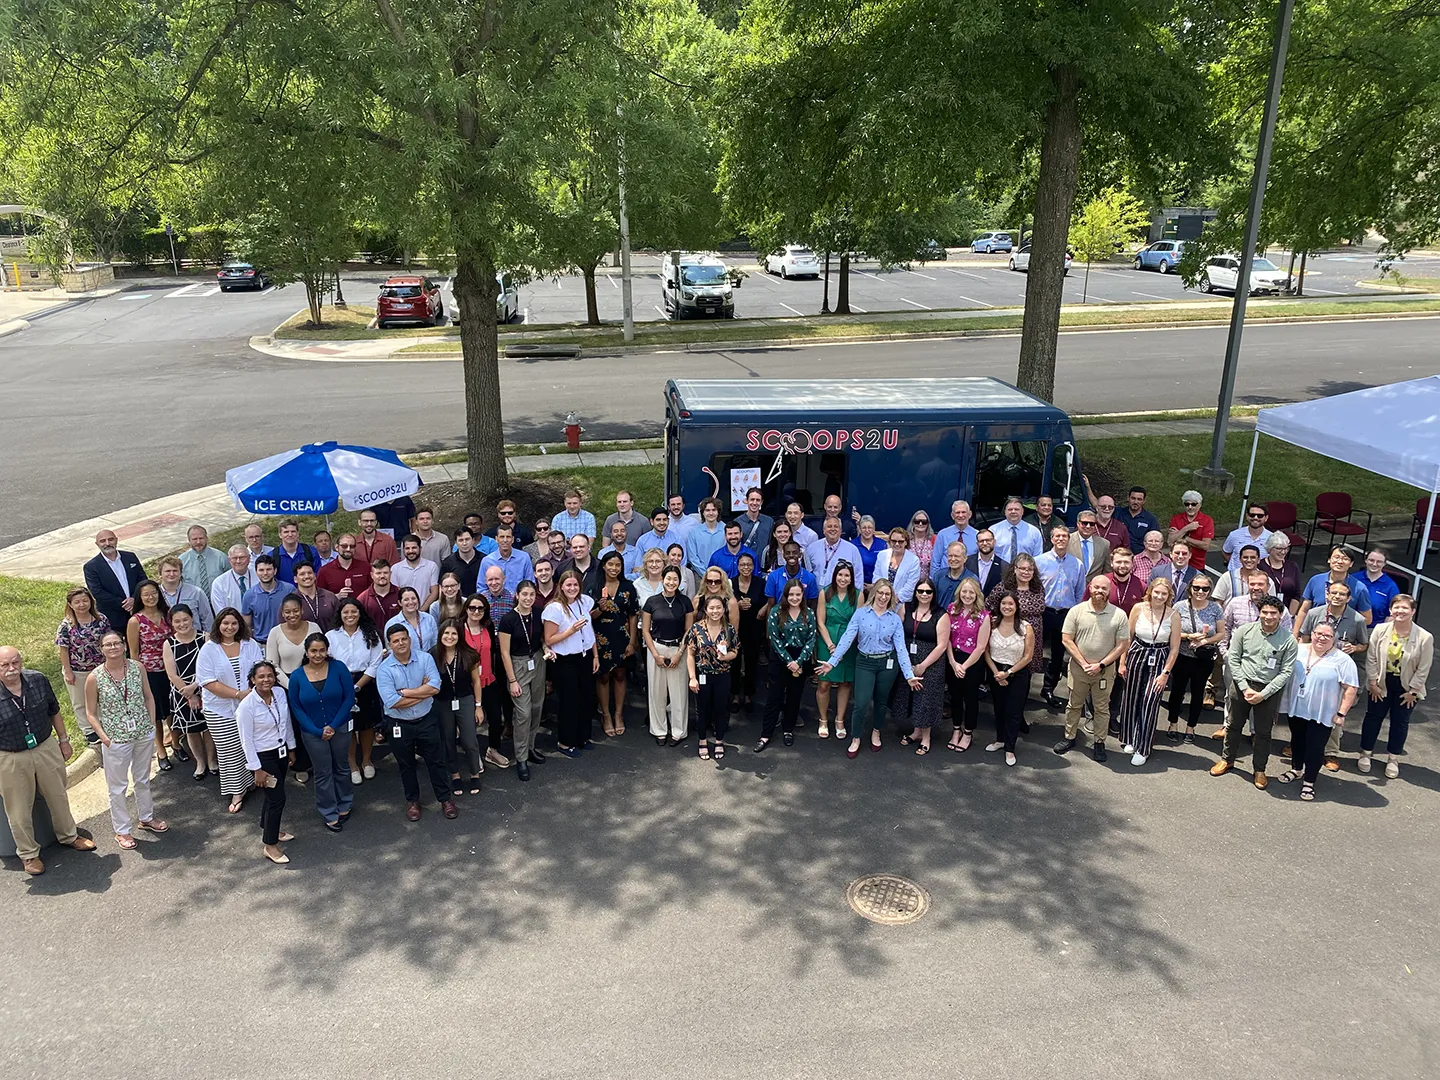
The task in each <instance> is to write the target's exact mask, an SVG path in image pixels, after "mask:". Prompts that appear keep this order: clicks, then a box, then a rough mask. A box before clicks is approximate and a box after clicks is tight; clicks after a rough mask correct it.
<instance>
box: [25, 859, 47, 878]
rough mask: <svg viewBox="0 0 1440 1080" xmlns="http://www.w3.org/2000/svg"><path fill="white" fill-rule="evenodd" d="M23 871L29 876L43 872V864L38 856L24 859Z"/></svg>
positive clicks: (35, 875)
mask: <svg viewBox="0 0 1440 1080" xmlns="http://www.w3.org/2000/svg"><path fill="white" fill-rule="evenodd" d="M25 872H26V873H27V874H29V875H30V876H31V877H37V876H38V875H40V874H43V873H44V872H45V864H44V863H43V862H41V861H40V860H39V859H38V858H36V859H26V860H25Z"/></svg>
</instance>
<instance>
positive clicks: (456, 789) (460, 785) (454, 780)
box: [450, 776, 465, 796]
mask: <svg viewBox="0 0 1440 1080" xmlns="http://www.w3.org/2000/svg"><path fill="white" fill-rule="evenodd" d="M450 794H451V795H456V796H459V795H464V794H465V782H464V781H463V780H461V779H460V777H458V776H452V777H451V778H450Z"/></svg>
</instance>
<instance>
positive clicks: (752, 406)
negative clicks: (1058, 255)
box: [666, 376, 1065, 424]
mask: <svg viewBox="0 0 1440 1080" xmlns="http://www.w3.org/2000/svg"><path fill="white" fill-rule="evenodd" d="M666 396H667V397H668V398H669V399H670V401H671V402H672V403H673V405H674V408H675V411H676V412H677V413H679V412H688V413H689V414H690V417H689V418H690V419H695V420H704V421H710V422H724V421H726V420H727V419H733V422H737V423H752V422H755V421H758V420H760V419H761V418H763V417H765V416H770V415H781V414H784V415H790V416H796V417H797V418H800V419H803V420H811V421H817V420H838V421H841V422H852V421H853V422H864V423H871V424H874V423H883V422H885V421H893V420H905V421H910V422H912V423H913V422H915V421H924V420H931V419H934V420H953V419H954V418H955V414H956V413H968V412H981V413H985V414H986V416H987V418H993V419H1000V420H1012V421H1016V422H1022V423H1024V422H1042V421H1047V420H1060V419H1065V413H1064V411H1063V410H1061V409H1059V408H1057V407H1056V406H1054V405H1052V404H1050V403H1049V402H1048V401H1042V400H1041V399H1039V398H1037V397H1034V396H1032V395H1030V394H1027V393H1025V392H1024V391H1023V390H1018V389H1016V388H1015V387H1014V386H1011V385H1010V384H1009V383H1006V382H1001V381H1000V380H999V379H993V378H990V377H989V376H969V377H965V378H958V379H672V380H670V383H669V385H668V386H667V387H666ZM787 422H788V421H787Z"/></svg>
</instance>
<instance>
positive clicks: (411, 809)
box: [405, 802, 420, 821]
mask: <svg viewBox="0 0 1440 1080" xmlns="http://www.w3.org/2000/svg"><path fill="white" fill-rule="evenodd" d="M405 820H406V821H419V820H420V804H419V803H418V802H412V803H406V804H405Z"/></svg>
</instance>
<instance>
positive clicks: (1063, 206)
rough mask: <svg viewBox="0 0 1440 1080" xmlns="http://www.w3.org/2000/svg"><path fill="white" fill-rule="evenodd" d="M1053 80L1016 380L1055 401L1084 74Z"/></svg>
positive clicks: (1071, 70)
mask: <svg viewBox="0 0 1440 1080" xmlns="http://www.w3.org/2000/svg"><path fill="white" fill-rule="evenodd" d="M1050 77H1051V80H1052V81H1053V82H1054V84H1055V91H1054V96H1053V97H1052V98H1051V100H1050V104H1049V106H1048V107H1047V108H1046V110H1045V137H1044V139H1043V140H1042V142H1041V144H1040V177H1039V182H1038V184H1037V185H1036V188H1035V214H1034V226H1033V229H1032V232H1031V234H1030V270H1029V273H1027V274H1026V275H1025V325H1024V328H1023V329H1022V330H1021V334H1020V366H1019V371H1018V372H1017V374H1016V379H1015V384H1016V385H1017V386H1018V387H1019V388H1020V389H1021V390H1024V391H1026V392H1027V393H1031V394H1034V395H1035V396H1036V397H1038V398H1043V399H1044V400H1046V401H1051V400H1053V399H1054V397H1055V351H1056V345H1057V342H1058V339H1059V335H1060V300H1061V293H1062V290H1063V289H1064V286H1065V240H1066V237H1067V235H1068V234H1069V232H1070V213H1071V210H1072V209H1073V208H1074V205H1075V186H1076V184H1077V182H1078V180H1079V175H1080V135H1081V133H1080V72H1079V70H1078V69H1077V68H1076V66H1075V65H1074V64H1059V65H1057V66H1056V67H1055V68H1054V69H1053V70H1052V71H1051V75H1050Z"/></svg>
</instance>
